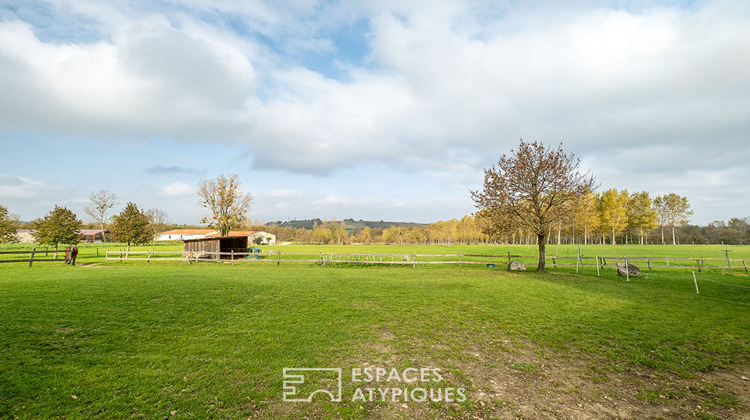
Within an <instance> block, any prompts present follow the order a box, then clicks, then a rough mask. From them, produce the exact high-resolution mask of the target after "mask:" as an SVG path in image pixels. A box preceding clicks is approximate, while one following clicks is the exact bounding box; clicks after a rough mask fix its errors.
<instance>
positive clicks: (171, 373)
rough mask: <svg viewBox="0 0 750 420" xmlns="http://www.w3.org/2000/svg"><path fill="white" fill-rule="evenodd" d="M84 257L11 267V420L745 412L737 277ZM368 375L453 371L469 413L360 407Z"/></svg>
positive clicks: (3, 286) (4, 341)
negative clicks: (319, 383) (308, 381)
mask: <svg viewBox="0 0 750 420" xmlns="http://www.w3.org/2000/svg"><path fill="white" fill-rule="evenodd" d="M303 248H304V247H298V248H297V249H303ZM314 248H315V249H321V247H314ZM386 248H388V247H386ZM395 248H398V249H401V250H405V251H406V252H405V253H409V252H422V251H417V250H415V248H409V247H390V248H388V250H390V251H391V252H393V253H396V252H395V251H393V250H394V249H395ZM446 248H447V247H446ZM550 248H554V245H552V246H550ZM550 248H548V251H552V252H553V251H554V249H550ZM560 248H562V246H560ZM641 248H646V249H645V250H643V249H641ZM282 249H285V248H282ZM290 249H293V248H290ZM324 249H325V250H326V252H328V251H331V252H359V249H360V248H357V247H329V248H324ZM352 249H354V250H352ZM420 249H421V248H420ZM450 249H452V250H455V249H465V250H468V251H467V253H468V252H478V251H481V252H486V250H487V249H489V248H484V247H482V248H471V247H463V248H459V247H450ZM498 249H499V247H498V248H494V250H495V251H498ZM624 249H625V250H626V252H628V253H632V254H633V255H634V256H635V255H636V254H637V253H640V252H643V253H645V252H646V251H648V252H651V250H652V249H653V250H656V249H658V247H656V246H649V247H625V248H624ZM434 250H435V249H434V248H430V251H434ZM709 250H713V249H709ZM530 251H531V252H533V251H535V250H534V249H533V247H532V248H531V250H530ZM701 251H702V252H703V253H707V252H708V251H707V250H705V249H701ZM368 252H372V253H375V252H383V251H380V249H379V248H377V247H373V248H369V247H368ZM462 252H463V251H462ZM504 252H505V251H504V249H499V252H498V254H499V255H502V254H503V253H504ZM558 252H559V250H558ZM574 252H577V248H576V250H575V251H574ZM582 252H583V251H582ZM586 252H588V251H586ZM593 252H598V250H594V251H593ZM669 252H670V256H672V255H671V253H673V252H674V256H675V257H677V256H679V255H678V254H679V252H686V251H685V250H684V248H680V247H676V249H673V250H672V249H670V250H669ZM744 252H745V251H744V249H741V250H738V251H736V252H734V254H735V255H732V258H740V257H738V255H743V253H744ZM574 255H575V254H574ZM644 255H649V256H652V255H651V254H644ZM706 257H708V256H706ZM78 262H79V265H78V266H75V267H70V266H64V265H62V264H61V263H39V264H35V265H34V267H33V268H28V265H27V264H23V263H20V264H15V263H11V264H0V313H2V314H3V316H2V319H0V417H3V418H14V417H18V418H45V417H53V418H54V417H56V418H92V417H93V418H124V417H134V416H137V417H148V418H152V417H176V418H205V417H221V418H247V417H253V416H259V417H265V418H299V417H303V416H309V417H315V418H318V417H323V418H339V417H343V418H367V417H380V418H383V417H385V418H414V417H422V418H443V417H453V418H472V417H479V418H508V417H528V418H539V417H549V418H568V417H574V418H581V417H594V418H596V417H601V416H604V417H618V416H619V417H695V418H743V417H745V416H748V415H750V409H749V408H748V407H749V405H750V402H749V401H748V395H750V392H746V391H747V386H748V384H749V383H748V381H747V380H744V379H742V377H745V378H746V377H748V376H750V372H749V370H748V360H750V340H749V338H750V281H749V280H748V279H749V277H746V276H744V275H742V273H736V275H732V276H729V275H726V276H722V275H721V274H720V272H718V271H716V270H714V271H712V272H707V273H700V274H698V277H697V279H698V286H699V288H700V294H698V293H696V290H695V285H694V281H693V277H692V274H691V272H690V271H689V270H684V269H680V270H668V269H658V270H653V271H650V272H644V276H642V277H639V278H631V280H630V282H626V281H625V280H624V279H623V278H622V277H618V276H617V275H616V274H615V273H614V270H608V271H604V272H602V275H601V276H600V277H597V276H596V272H595V270H587V271H585V272H580V273H578V274H576V273H575V272H574V270H573V269H571V268H567V269H556V270H553V269H550V270H548V271H547V272H546V273H534V272H525V273H509V272H507V271H506V270H504V269H502V268H496V269H488V268H486V267H483V266H476V267H464V268H462V269H459V268H458V267H456V266H438V267H432V266H418V267H416V268H413V267H411V266H404V267H388V266H374V267H370V266H368V267H361V266H348V265H342V266H333V265H328V266H325V267H321V266H319V265H316V264H311V263H289V264H281V265H279V266H276V265H275V264H273V263H271V262H260V263H247V264H235V265H230V264H222V263H209V262H205V263H198V264H186V263H180V262H158V263H152V264H148V265H147V264H146V263H145V262H144V263H138V262H127V263H109V264H103V254H101V255H100V256H96V254H95V249H94V248H87V247H81V255H80V257H79V261H78ZM285 367H340V368H342V370H343V372H344V373H345V374H344V383H343V393H342V394H343V401H342V402H330V401H327V400H325V399H324V398H316V399H315V400H314V401H313V402H312V403H289V402H284V401H282V387H283V380H284V378H283V376H282V371H283V369H284V368H285ZM365 367H384V368H388V369H390V368H396V369H398V370H399V371H401V372H403V371H404V369H407V368H410V367H414V368H439V369H440V370H441V371H442V372H443V375H442V376H443V380H442V382H440V383H439V384H438V385H439V386H440V387H442V388H463V389H465V390H466V391H465V392H466V397H467V398H466V399H465V401H456V402H445V401H441V402H428V403H423V402H417V401H408V402H407V401H403V400H402V399H401V400H397V401H393V400H392V399H387V398H386V399H385V400H383V399H380V398H375V399H373V400H372V401H370V400H369V399H368V400H366V401H362V400H353V398H352V396H353V395H355V392H356V391H357V389H358V388H361V387H363V385H362V384H358V383H354V382H353V381H351V375H350V374H349V373H350V372H351V370H352V369H353V368H365ZM377 385H379V386H381V387H401V388H404V387H406V388H408V386H407V385H406V384H403V383H394V382H388V383H379V384H377ZM743 385H744V387H745V388H743ZM376 395H377V394H376Z"/></svg>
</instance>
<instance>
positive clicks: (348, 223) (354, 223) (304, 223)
mask: <svg viewBox="0 0 750 420" xmlns="http://www.w3.org/2000/svg"><path fill="white" fill-rule="evenodd" d="M341 221H342V222H344V229H347V230H358V229H364V228H365V227H369V228H371V229H374V228H380V229H386V228H389V227H391V226H407V227H421V226H427V224H426V223H415V222H386V221H383V220H380V221H371V220H362V219H360V220H354V219H344V220H341ZM322 224H323V220H322V219H308V220H289V221H286V222H282V221H281V220H279V221H277V222H269V223H266V226H272V225H275V226H279V227H293V228H295V229H299V228H303V229H308V230H312V229H313V228H314V227H315V226H316V225H322Z"/></svg>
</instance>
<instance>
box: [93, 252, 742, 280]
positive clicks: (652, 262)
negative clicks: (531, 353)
mask: <svg viewBox="0 0 750 420" xmlns="http://www.w3.org/2000/svg"><path fill="white" fill-rule="evenodd" d="M538 259H539V256H538V255H512V254H510V253H507V254H505V255H489V254H463V253H458V254H416V253H412V254H375V253H326V252H323V251H320V252H319V253H310V252H284V253H282V252H281V250H276V251H267V252H263V253H260V254H258V253H245V252H184V251H154V250H150V251H126V250H115V251H111V250H107V253H106V257H105V261H106V262H114V261H119V262H124V261H146V262H147V263H150V262H151V261H185V262H189V263H193V262H198V261H215V262H227V263H231V264H234V263H240V262H262V261H265V262H275V263H276V264H277V265H278V264H281V262H282V261H283V262H285V263H287V262H289V263H293V262H299V263H303V262H304V263H318V264H320V265H326V264H387V265H411V266H413V267H416V266H417V265H434V264H458V265H459V267H462V266H463V265H464V264H466V265H486V266H490V267H494V266H505V265H507V264H509V263H510V262H511V261H516V260H518V261H522V262H524V263H525V264H527V265H530V266H531V267H534V268H535V267H536V264H537V262H538ZM626 263H628V264H633V265H636V266H638V267H639V268H640V269H641V270H642V271H644V270H649V271H650V270H653V269H656V268H669V269H675V268H685V269H693V270H697V271H698V272H701V271H704V270H709V269H714V270H722V273H724V272H725V271H727V270H728V271H729V273H732V269H733V266H734V269H735V270H737V269H741V270H743V271H744V272H745V273H746V274H747V273H748V267H747V261H746V260H745V259H729V258H703V257H700V258H674V257H672V258H670V257H668V256H667V257H600V256H595V257H584V256H565V257H562V256H556V255H549V256H547V257H546V262H545V264H546V265H547V267H552V268H557V267H576V270H583V271H585V270H586V269H596V270H599V269H602V268H606V267H613V268H616V267H617V266H619V265H624V264H626Z"/></svg>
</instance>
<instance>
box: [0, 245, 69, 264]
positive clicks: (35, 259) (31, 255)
mask: <svg viewBox="0 0 750 420" xmlns="http://www.w3.org/2000/svg"><path fill="white" fill-rule="evenodd" d="M27 254H28V255H29V257H28V258H20V259H19V258H13V257H11V259H7V260H6V259H5V258H3V257H2V256H3V255H12V256H16V255H20V256H22V255H27ZM41 254H44V256H45V257H49V254H53V255H54V257H53V258H38V257H37V256H38V255H41ZM59 254H62V255H63V258H57V257H58V255H59ZM47 261H65V250H54V249H52V250H50V249H45V250H44V251H37V250H36V248H32V249H31V250H30V251H29V250H23V251H0V263H19V262H27V263H29V267H31V266H32V264H34V263H35V262H47Z"/></svg>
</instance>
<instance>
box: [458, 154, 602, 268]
mask: <svg viewBox="0 0 750 420" xmlns="http://www.w3.org/2000/svg"><path fill="white" fill-rule="evenodd" d="M579 165H580V159H577V158H576V157H575V156H574V155H573V154H572V153H570V154H566V153H565V151H563V149H562V144H560V146H558V148H557V149H551V148H548V147H545V146H544V144H542V143H538V142H532V143H526V142H524V141H523V140H521V144H520V145H519V146H518V150H517V151H511V153H510V155H509V156H506V155H503V156H502V157H501V158H500V160H499V161H498V163H497V166H493V167H492V168H490V169H485V170H484V188H483V189H482V190H481V191H472V192H471V196H472V198H473V199H474V203H475V205H476V206H477V208H479V209H480V210H482V209H489V210H490V214H493V213H494V215H495V216H496V217H497V219H496V220H497V223H498V224H503V225H504V226H502V227H503V228H504V229H506V230H507V229H512V228H514V227H519V226H520V227H525V228H527V229H529V230H530V231H531V232H532V233H533V234H534V235H536V238H537V244H538V246H539V264H538V265H537V271H544V265H545V257H546V252H545V244H546V242H547V241H546V237H547V234H548V231H549V228H550V224H551V223H554V222H556V221H557V220H558V219H559V218H560V217H563V216H564V215H565V204H566V203H567V202H569V201H571V200H573V199H574V198H575V197H578V196H580V195H582V194H584V193H585V192H586V191H590V190H592V189H593V188H594V178H593V176H591V175H590V174H589V173H583V174H582V173H581V172H580V171H579V169H578V168H579ZM568 208H569V206H568Z"/></svg>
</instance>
